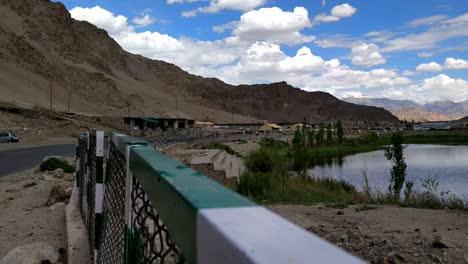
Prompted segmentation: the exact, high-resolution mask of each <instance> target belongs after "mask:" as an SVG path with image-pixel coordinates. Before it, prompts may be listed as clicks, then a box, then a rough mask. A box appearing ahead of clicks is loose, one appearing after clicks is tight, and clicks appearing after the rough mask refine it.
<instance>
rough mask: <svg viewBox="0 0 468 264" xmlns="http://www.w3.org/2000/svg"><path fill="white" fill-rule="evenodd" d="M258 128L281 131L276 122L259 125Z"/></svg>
mask: <svg viewBox="0 0 468 264" xmlns="http://www.w3.org/2000/svg"><path fill="white" fill-rule="evenodd" d="M258 130H260V131H281V127H280V126H279V125H277V124H265V125H263V126H261V127H260V128H259V129H258Z"/></svg>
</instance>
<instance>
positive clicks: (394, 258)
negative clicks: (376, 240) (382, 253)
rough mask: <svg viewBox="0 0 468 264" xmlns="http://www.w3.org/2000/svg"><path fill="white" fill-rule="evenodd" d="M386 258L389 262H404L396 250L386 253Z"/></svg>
mask: <svg viewBox="0 0 468 264" xmlns="http://www.w3.org/2000/svg"><path fill="white" fill-rule="evenodd" d="M387 259H388V261H389V262H390V263H402V262H405V258H404V257H403V256H402V255H401V254H400V253H398V252H396V251H392V252H390V253H388V254H387Z"/></svg>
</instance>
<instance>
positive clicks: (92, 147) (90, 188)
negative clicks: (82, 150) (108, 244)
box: [84, 135, 96, 252]
mask: <svg viewBox="0 0 468 264" xmlns="http://www.w3.org/2000/svg"><path fill="white" fill-rule="evenodd" d="M88 155H89V156H88V170H89V173H88V179H87V182H86V185H87V186H86V189H87V192H86V201H87V210H86V211H87V212H86V214H87V215H86V218H85V220H84V222H85V225H86V228H87V229H88V239H89V245H90V249H91V252H94V231H95V230H94V207H95V195H96V135H90V137H89V151H88Z"/></svg>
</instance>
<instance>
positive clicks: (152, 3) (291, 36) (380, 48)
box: [61, 0, 468, 103]
mask: <svg viewBox="0 0 468 264" xmlns="http://www.w3.org/2000/svg"><path fill="white" fill-rule="evenodd" d="M61 2H62V3H64V4H65V6H66V7H67V9H68V10H69V11H70V13H71V15H72V17H73V18H75V19H77V20H85V21H88V22H90V23H93V24H94V25H96V26H97V27H99V28H102V29H105V30H106V31H107V32H108V34H109V35H110V36H111V37H112V38H114V39H115V40H116V41H117V42H118V43H119V44H120V45H121V46H122V47H123V48H124V49H125V50H127V51H129V52H132V53H136V54H141V55H143V56H145V57H148V58H151V59H158V60H164V61H167V62H170V63H174V64H176V65H178V66H180V67H181V68H183V69H184V70H186V71H188V72H190V73H192V74H197V75H201V76H204V77H217V78H219V79H221V80H223V81H225V82H227V83H231V84H255V83H270V82H279V81H286V82H288V83H289V84H291V85H293V86H295V87H297V88H300V89H303V90H306V91H325V92H329V93H331V94H333V95H335V96H337V97H339V98H344V97H386V98H391V99H409V100H414V101H417V102H419V103H427V102H432V101H438V100H452V101H455V102H459V101H464V100H468V61H467V60H468V1H466V0H443V1H442V0H404V1H401V0H392V1H375V0H360V1H358V0H345V1H332V0H289V1H287V0H118V1H116V0H62V1H61Z"/></svg>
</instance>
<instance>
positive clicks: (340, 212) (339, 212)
mask: <svg viewBox="0 0 468 264" xmlns="http://www.w3.org/2000/svg"><path fill="white" fill-rule="evenodd" d="M336 214H337V215H344V212H343V211H342V210H339V211H338V212H336Z"/></svg>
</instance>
